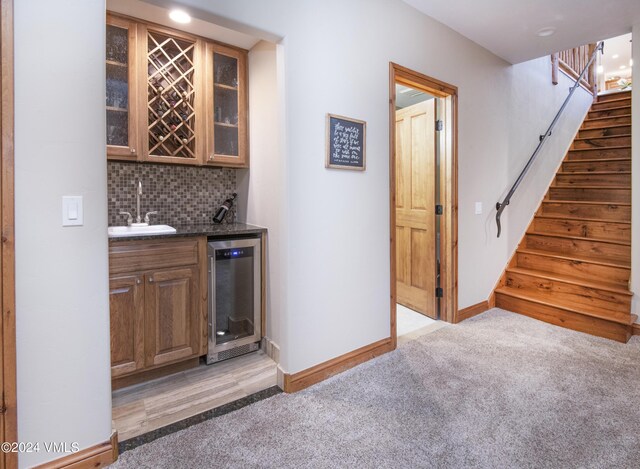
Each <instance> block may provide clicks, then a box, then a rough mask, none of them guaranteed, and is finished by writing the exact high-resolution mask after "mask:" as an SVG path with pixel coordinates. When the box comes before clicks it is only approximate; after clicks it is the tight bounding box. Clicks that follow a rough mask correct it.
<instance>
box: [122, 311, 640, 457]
mask: <svg viewBox="0 0 640 469" xmlns="http://www.w3.org/2000/svg"><path fill="white" fill-rule="evenodd" d="M639 339H640V337H633V338H632V339H631V341H630V342H629V344H626V345H623V344H619V343H616V342H612V341H608V340H605V339H600V338H597V337H591V336H587V335H584V334H581V333H578V332H573V331H569V330H565V329H561V328H558V327H554V326H550V325H547V324H545V323H542V322H538V321H535V320H532V319H529V318H526V317H524V316H520V315H516V314H512V313H508V312H505V311H502V310H498V309H493V310H491V311H489V312H487V313H484V314H482V315H480V316H477V317H475V318H472V319H470V320H467V321H465V322H463V323H461V324H459V325H455V326H449V327H444V328H442V329H440V330H437V331H435V332H433V333H431V334H427V335H424V336H422V337H420V338H419V339H417V340H415V341H412V342H408V343H406V344H404V345H402V346H401V347H400V348H399V349H398V350H396V351H394V352H392V353H389V354H387V355H384V356H382V357H379V358H377V359H375V360H372V361H370V362H367V363H365V364H363V365H361V366H359V367H356V368H354V369H352V370H350V371H347V372H345V373H343V374H341V375H338V376H335V377H333V378H331V379H329V380H327V381H325V382H323V383H320V384H318V385H316V386H314V387H312V388H310V389H307V390H305V391H302V392H300V393H297V394H293V395H285V394H280V395H277V396H274V397H272V398H270V399H267V400H264V401H261V402H258V403H256V404H253V405H251V406H248V407H245V408H243V409H241V410H238V411H237V412H232V413H230V414H227V415H225V416H222V417H219V418H216V419H213V420H209V421H207V422H204V423H202V424H199V425H196V426H193V427H190V428H188V429H186V430H183V431H181V432H178V433H174V434H172V435H169V436H167V437H164V438H161V439H159V440H156V441H154V442H152V443H148V444H145V445H143V446H140V447H138V448H136V449H134V450H131V451H127V452H125V453H123V454H122V455H121V456H120V459H119V461H118V462H117V463H116V465H115V466H113V467H114V468H119V469H123V468H172V469H173V468H227V467H231V468H258V467H260V468H263V467H269V468H302V467H309V468H329V467H358V468H360V467H366V468H369V467H371V468H381V467H384V468H405V467H406V468H415V467H438V468H449V467H451V468H460V467H482V468H485V467H500V468H520V467H526V468H547V467H554V468H556V467H557V468H573V467H575V468H578V467H580V468H604V467H607V468H610V467H611V468H612V467H615V468H627V467H628V468H631V467H635V468H637V467H639V465H640V415H639V410H638V409H640V340H639Z"/></svg>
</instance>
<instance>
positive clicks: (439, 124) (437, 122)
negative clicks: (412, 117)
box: [436, 119, 444, 132]
mask: <svg viewBox="0 0 640 469" xmlns="http://www.w3.org/2000/svg"><path fill="white" fill-rule="evenodd" d="M442 129H444V124H443V123H442V121H441V120H440V119H438V120H437V121H436V132H440V131H441V130H442Z"/></svg>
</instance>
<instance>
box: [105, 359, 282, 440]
mask: <svg viewBox="0 0 640 469" xmlns="http://www.w3.org/2000/svg"><path fill="white" fill-rule="evenodd" d="M275 385H276V363H275V362H274V361H273V360H271V359H270V358H269V357H268V356H267V355H265V354H264V353H263V352H262V351H261V350H259V351H258V352H255V353H250V354H248V355H243V356H241V357H236V358H232V359H230V360H226V361H224V362H221V363H217V364H215V365H209V366H207V365H204V364H201V365H200V366H199V367H197V368H193V369H190V370H187V371H183V372H181V373H176V374H174V375H170V376H166V377H163V378H159V379H156V380H153V381H149V382H146V383H142V384H138V385H135V386H130V387H128V388H123V389H118V390H117V391H114V392H113V394H112V402H113V410H112V418H113V426H114V428H115V429H116V430H117V431H118V438H119V440H120V441H121V442H122V441H124V440H127V439H129V438H133V437H135V436H138V435H141V434H143V433H146V432H149V431H151V430H155V429H157V428H161V427H164V426H166V425H169V424H172V423H175V422H177V421H180V420H183V419H185V418H188V417H191V416H193V415H197V414H199V413H201V412H205V411H207V410H210V409H214V408H216V407H219V406H221V405H223V404H227V403H229V402H232V401H235V400H237V399H240V398H242V397H245V396H248V395H250V394H253V393H255V392H258V391H261V390H263V389H267V388H269V387H271V386H275Z"/></svg>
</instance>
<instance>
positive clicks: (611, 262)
mask: <svg viewBox="0 0 640 469" xmlns="http://www.w3.org/2000/svg"><path fill="white" fill-rule="evenodd" d="M518 252H519V253H523V254H533V255H537V256H546V257H555V258H557V259H565V260H568V261H577V262H583V263H587V264H598V265H604V266H608V267H620V268H623V269H631V262H625V261H620V260H616V259H606V260H604V259H602V257H590V256H584V255H578V254H572V253H565V254H563V253H560V252H553V251H544V250H542V249H533V248H519V249H518Z"/></svg>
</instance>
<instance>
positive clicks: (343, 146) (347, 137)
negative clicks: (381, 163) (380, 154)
mask: <svg viewBox="0 0 640 469" xmlns="http://www.w3.org/2000/svg"><path fill="white" fill-rule="evenodd" d="M366 132H367V123H366V122H365V121H359V120H356V119H349V118H348V117H342V116H336V115H335V114H327V155H326V159H325V167H327V168H340V169H355V170H358V171H364V169H365V160H366V151H365V146H366V143H367V135H366Z"/></svg>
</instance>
